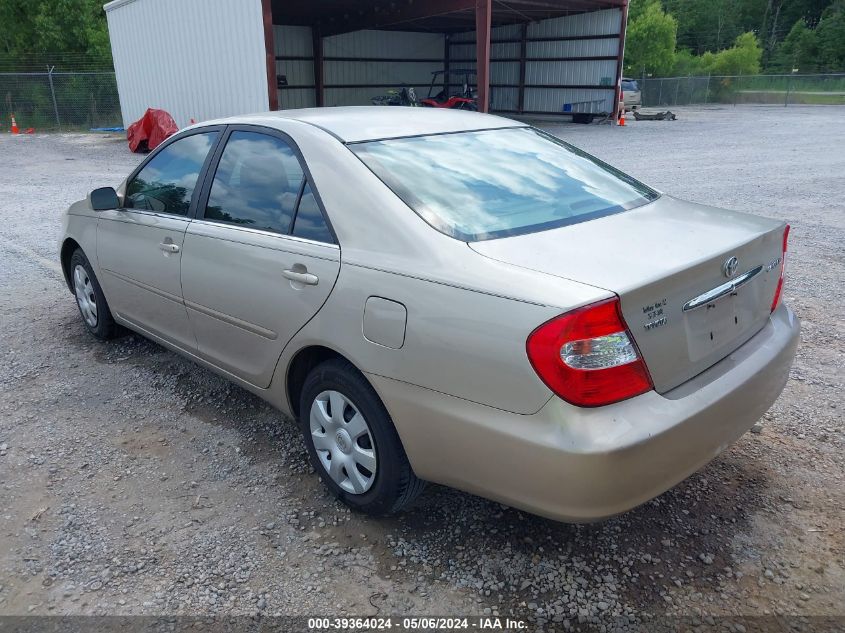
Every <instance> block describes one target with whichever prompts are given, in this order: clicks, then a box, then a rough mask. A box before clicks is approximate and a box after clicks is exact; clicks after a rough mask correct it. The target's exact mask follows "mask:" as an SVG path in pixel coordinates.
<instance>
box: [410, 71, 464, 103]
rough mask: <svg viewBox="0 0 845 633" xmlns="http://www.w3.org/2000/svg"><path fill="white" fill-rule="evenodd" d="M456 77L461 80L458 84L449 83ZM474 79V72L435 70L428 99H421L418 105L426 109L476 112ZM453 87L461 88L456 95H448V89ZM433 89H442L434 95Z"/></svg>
mask: <svg viewBox="0 0 845 633" xmlns="http://www.w3.org/2000/svg"><path fill="white" fill-rule="evenodd" d="M456 76H457V77H460V78H461V82H460V83H458V82H452V81H451V79H452V78H454V77H456ZM474 78H475V71H474V70H435V71H434V72H433V73H431V86H429V89H428V97H426V98H425V99H422V100H421V101H420V103H421V104H422V105H423V106H425V107H427V108H452V109H455V110H472V111H473V112H477V111H478V92H477V91H476V89H475V88H474V87H473V84H474V83H475V82H474V81H473V79H474ZM453 85H454V86H461V91H460V92H459V93H458V94H454V95H453V94H450V92H451V90H450V88H451V87H452V86H453ZM435 87H437V88H440V87H442V89H441V90H439V91H438V92H437V93H436V94H435V93H434V91H435V89H436V88H435ZM432 95H433V96H432Z"/></svg>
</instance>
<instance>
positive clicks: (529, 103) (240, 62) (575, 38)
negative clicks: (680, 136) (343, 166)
mask: <svg viewBox="0 0 845 633" xmlns="http://www.w3.org/2000/svg"><path fill="white" fill-rule="evenodd" d="M627 4H628V0H388V1H377V2H367V3H364V2H361V1H360V0H180V2H178V3H173V2H170V1H169V0H114V1H113V2H110V3H108V4H107V5H105V9H106V14H107V18H108V23H109V34H110V39H111V44H112V52H113V58H114V64H115V71H116V75H117V83H118V90H119V93H120V100H121V109H122V111H123V118H124V122H125V123H128V122H131V121H133V120H135V119H137V118H138V117H139V116H140V115H141V114H143V111H144V110H145V109H146V108H147V107H159V108H163V109H165V110H168V111H169V112H171V114H173V116H174V118H175V119H176V121H177V123H178V124H180V125H185V124H187V123H188V121H189V120H190V119H195V120H197V121H201V120H205V119H209V118H213V117H218V116H226V115H233V114H240V113H245V112H250V111H266V110H268V109H269V110H276V109H282V108H291V107H307V106H324V105H354V104H368V103H369V102H370V97H371V96H373V95H374V94H375V93H376V92H377V91H383V90H384V89H386V88H390V87H400V86H415V87H416V88H417V89H418V90H426V89H427V87H428V83H429V82H430V77H431V73H432V71H434V70H438V69H443V68H446V69H448V68H449V67H450V65H452V67H455V66H459V67H467V66H472V67H473V69H474V70H475V71H476V72H477V78H478V82H477V83H478V93H479V109H481V110H483V111H495V112H503V113H512V114H549V115H561V114H562V113H565V112H579V111H582V112H603V113H615V112H616V109H617V101H618V88H617V86H618V85H619V80H620V77H621V68H622V64H621V60H622V52H623V49H624V41H625V24H626V19H627Z"/></svg>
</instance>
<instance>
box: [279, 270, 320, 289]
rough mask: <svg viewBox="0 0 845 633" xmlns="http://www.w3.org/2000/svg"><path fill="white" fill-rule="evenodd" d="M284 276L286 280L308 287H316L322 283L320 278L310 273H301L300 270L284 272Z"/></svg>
mask: <svg viewBox="0 0 845 633" xmlns="http://www.w3.org/2000/svg"><path fill="white" fill-rule="evenodd" d="M282 276H283V277H284V278H285V279H290V280H291V281H295V282H297V283H300V284H305V285H306V286H316V285H317V282H318V281H320V278H319V277H317V275H314V274H312V273H308V272H300V271H298V270H289V269H288V270H283V271H282Z"/></svg>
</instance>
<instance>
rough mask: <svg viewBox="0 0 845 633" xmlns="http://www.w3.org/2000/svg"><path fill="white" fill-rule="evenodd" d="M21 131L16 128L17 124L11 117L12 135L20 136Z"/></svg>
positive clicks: (13, 116)
mask: <svg viewBox="0 0 845 633" xmlns="http://www.w3.org/2000/svg"><path fill="white" fill-rule="evenodd" d="M20 132H21V130H20V128H19V127H18V122H17V121H15V115H14V114H13V115H12V134H20Z"/></svg>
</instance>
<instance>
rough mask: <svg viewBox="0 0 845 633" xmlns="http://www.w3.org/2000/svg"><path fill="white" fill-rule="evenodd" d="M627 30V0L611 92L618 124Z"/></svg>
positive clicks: (623, 6) (626, 0)
mask: <svg viewBox="0 0 845 633" xmlns="http://www.w3.org/2000/svg"><path fill="white" fill-rule="evenodd" d="M627 29H628V0H625V4H623V5H622V24H621V26H620V27H619V57H618V59H617V60H616V90H615V91H614V92H613V122H614V123H619V91H620V90H621V89H622V64H623V61H624V58H625V33H626V32H627Z"/></svg>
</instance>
